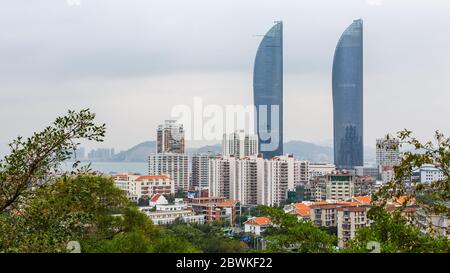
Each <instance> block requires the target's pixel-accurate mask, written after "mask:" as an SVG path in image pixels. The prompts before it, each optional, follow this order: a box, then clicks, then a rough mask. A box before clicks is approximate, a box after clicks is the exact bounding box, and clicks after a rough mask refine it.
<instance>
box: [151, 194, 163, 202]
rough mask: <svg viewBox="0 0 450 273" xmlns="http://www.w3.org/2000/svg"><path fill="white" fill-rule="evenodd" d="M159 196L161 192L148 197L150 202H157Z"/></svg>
mask: <svg viewBox="0 0 450 273" xmlns="http://www.w3.org/2000/svg"><path fill="white" fill-rule="evenodd" d="M160 197H161V194H155V195H153V196H152V198H151V199H150V202H153V203H154V202H157V201H158V199H159V198H160Z"/></svg>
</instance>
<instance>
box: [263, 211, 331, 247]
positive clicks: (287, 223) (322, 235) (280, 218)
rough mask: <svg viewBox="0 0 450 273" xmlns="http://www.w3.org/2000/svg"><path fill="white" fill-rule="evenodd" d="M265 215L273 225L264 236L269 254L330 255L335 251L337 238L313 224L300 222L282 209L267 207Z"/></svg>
mask: <svg viewBox="0 0 450 273" xmlns="http://www.w3.org/2000/svg"><path fill="white" fill-rule="evenodd" d="M264 210H265V215H267V217H269V219H270V220H271V222H272V223H273V227H271V228H268V229H266V231H265V232H264V234H263V236H264V239H265V240H266V241H267V251H268V252H290V251H294V252H302V253H328V252H334V251H335V245H336V241H337V238H336V236H334V235H331V234H329V233H328V232H326V231H323V230H320V229H319V228H318V227H316V226H314V225H313V224H312V223H311V222H300V221H298V219H297V217H296V216H294V215H292V214H288V213H285V212H284V211H283V210H282V209H279V208H271V207H265V208H264Z"/></svg>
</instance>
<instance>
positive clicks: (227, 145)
mask: <svg viewBox="0 0 450 273" xmlns="http://www.w3.org/2000/svg"><path fill="white" fill-rule="evenodd" d="M257 154H258V136H255V135H249V134H246V133H245V132H244V131H242V130H241V131H236V132H233V133H231V134H224V135H223V140H222V155H223V156H231V155H232V156H235V157H236V158H241V157H245V156H251V155H257Z"/></svg>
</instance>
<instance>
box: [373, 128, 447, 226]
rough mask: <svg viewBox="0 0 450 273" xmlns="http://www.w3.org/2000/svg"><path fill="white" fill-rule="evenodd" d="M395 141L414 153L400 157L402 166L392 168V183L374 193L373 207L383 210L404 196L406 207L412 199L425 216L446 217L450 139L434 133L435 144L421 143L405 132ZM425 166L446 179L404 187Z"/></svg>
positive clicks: (437, 132)
mask: <svg viewBox="0 0 450 273" xmlns="http://www.w3.org/2000/svg"><path fill="white" fill-rule="evenodd" d="M398 138H399V139H400V141H401V143H402V144H406V145H410V146H412V147H414V150H413V151H407V152H404V153H403V158H402V161H401V164H400V165H399V166H395V167H394V179H393V180H392V181H390V182H388V183H386V185H384V186H383V187H382V188H381V189H380V190H379V191H378V192H377V194H376V195H375V196H374V198H373V201H374V203H375V204H376V205H378V206H384V205H385V204H386V202H389V201H391V200H393V199H396V198H398V197H400V196H406V202H405V203H404V205H405V206H406V204H407V203H408V201H409V200H413V199H415V200H416V202H417V205H419V206H420V207H421V208H422V209H424V210H425V211H426V212H427V213H428V214H438V215H439V214H445V215H447V217H449V216H450V206H449V201H450V138H446V137H444V135H443V134H442V133H440V132H439V131H436V132H435V136H434V141H428V142H426V143H422V142H420V141H419V140H418V139H417V138H415V137H413V136H412V132H411V131H408V130H406V129H405V130H403V131H401V132H399V133H398ZM424 164H433V165H434V166H436V167H437V168H438V169H440V170H441V171H442V172H443V174H444V177H445V178H444V179H443V180H438V181H433V182H432V183H430V184H429V185H424V184H422V183H416V182H415V181H411V183H412V185H408V184H409V183H405V182H409V181H410V180H411V176H412V173H413V171H414V170H415V169H417V168H420V167H421V166H422V165H424ZM431 229H432V227H431ZM431 231H432V230H431Z"/></svg>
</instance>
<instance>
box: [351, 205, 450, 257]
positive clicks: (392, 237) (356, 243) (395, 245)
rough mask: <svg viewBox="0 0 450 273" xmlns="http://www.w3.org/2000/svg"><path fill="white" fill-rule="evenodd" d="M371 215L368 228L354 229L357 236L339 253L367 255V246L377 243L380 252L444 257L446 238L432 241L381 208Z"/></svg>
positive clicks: (395, 213)
mask: <svg viewBox="0 0 450 273" xmlns="http://www.w3.org/2000/svg"><path fill="white" fill-rule="evenodd" d="M377 210H379V211H378V212H377V213H376V214H375V215H376V216H375V221H374V223H372V224H371V225H370V226H366V227H363V228H360V229H358V231H357V235H356V237H355V238H353V239H352V240H351V241H350V242H349V243H348V245H347V247H346V249H344V250H343V252H369V250H368V249H367V244H368V243H369V242H371V241H375V242H378V243H380V247H381V249H380V250H381V252H384V253H386V252H387V253H394V252H407V253H434V252H442V253H448V252H449V251H450V245H449V241H448V240H447V238H446V237H443V236H437V237H434V236H432V235H430V234H423V233H421V232H420V230H419V228H418V227H417V226H415V225H411V224H410V223H409V222H408V221H407V219H406V218H405V217H403V216H402V215H401V214H400V213H399V212H393V213H389V212H387V211H386V210H384V209H383V208H377Z"/></svg>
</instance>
